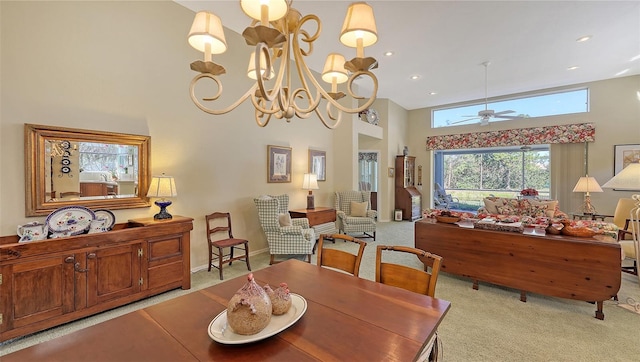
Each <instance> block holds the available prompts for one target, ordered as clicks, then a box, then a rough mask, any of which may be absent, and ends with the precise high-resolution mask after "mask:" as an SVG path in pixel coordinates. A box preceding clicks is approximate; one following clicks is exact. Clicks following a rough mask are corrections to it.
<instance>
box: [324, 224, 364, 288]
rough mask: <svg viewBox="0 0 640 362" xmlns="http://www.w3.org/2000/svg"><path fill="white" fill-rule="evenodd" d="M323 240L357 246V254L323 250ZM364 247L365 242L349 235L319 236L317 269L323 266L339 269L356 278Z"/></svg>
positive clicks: (328, 249)
mask: <svg viewBox="0 0 640 362" xmlns="http://www.w3.org/2000/svg"><path fill="white" fill-rule="evenodd" d="M325 238H331V239H333V240H334V241H338V240H344V241H348V242H352V243H355V244H358V252H357V254H353V253H350V252H347V251H343V250H337V249H330V248H325V247H324V239H325ZM366 246H367V243H366V242H364V241H362V240H360V239H356V238H354V237H351V236H349V235H343V234H332V235H320V239H319V240H318V258H317V259H318V267H323V266H325V267H330V268H335V269H339V270H342V271H344V272H347V273H349V274H352V275H353V276H356V277H357V276H358V275H359V273H360V263H361V262H362V255H364V248H365V247H366Z"/></svg>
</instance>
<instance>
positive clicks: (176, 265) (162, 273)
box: [148, 259, 182, 289]
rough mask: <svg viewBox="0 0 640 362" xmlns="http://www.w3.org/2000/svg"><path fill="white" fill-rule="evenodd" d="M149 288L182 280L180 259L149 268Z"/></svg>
mask: <svg viewBox="0 0 640 362" xmlns="http://www.w3.org/2000/svg"><path fill="white" fill-rule="evenodd" d="M148 275H149V276H148V278H149V284H148V288H149V289H154V288H157V287H161V286H165V285H170V284H172V283H178V284H180V283H181V282H182V259H181V260H179V261H176V262H172V263H165V264H161V265H158V266H155V267H152V268H149V274H148Z"/></svg>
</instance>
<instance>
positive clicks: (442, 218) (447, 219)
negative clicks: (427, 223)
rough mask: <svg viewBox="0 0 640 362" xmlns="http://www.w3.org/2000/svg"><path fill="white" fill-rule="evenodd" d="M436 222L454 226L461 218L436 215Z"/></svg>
mask: <svg viewBox="0 0 640 362" xmlns="http://www.w3.org/2000/svg"><path fill="white" fill-rule="evenodd" d="M436 220H438V222H443V223H445V224H453V223H456V222H458V221H460V218H459V217H458V216H441V215H436Z"/></svg>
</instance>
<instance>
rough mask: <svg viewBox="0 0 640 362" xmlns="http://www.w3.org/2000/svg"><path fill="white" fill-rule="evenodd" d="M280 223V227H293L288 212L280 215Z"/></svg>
mask: <svg viewBox="0 0 640 362" xmlns="http://www.w3.org/2000/svg"><path fill="white" fill-rule="evenodd" d="M278 222H280V226H291V215H289V213H288V212H286V213H284V214H279V215H278Z"/></svg>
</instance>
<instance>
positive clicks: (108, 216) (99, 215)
mask: <svg viewBox="0 0 640 362" xmlns="http://www.w3.org/2000/svg"><path fill="white" fill-rule="evenodd" d="M93 213H94V214H95V215H96V219H105V220H107V222H106V223H105V225H104V226H105V227H106V228H107V230H111V229H113V225H115V224H116V216H115V215H114V214H113V213H112V212H111V211H109V210H107V209H98V210H93Z"/></svg>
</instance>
